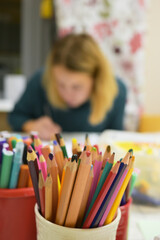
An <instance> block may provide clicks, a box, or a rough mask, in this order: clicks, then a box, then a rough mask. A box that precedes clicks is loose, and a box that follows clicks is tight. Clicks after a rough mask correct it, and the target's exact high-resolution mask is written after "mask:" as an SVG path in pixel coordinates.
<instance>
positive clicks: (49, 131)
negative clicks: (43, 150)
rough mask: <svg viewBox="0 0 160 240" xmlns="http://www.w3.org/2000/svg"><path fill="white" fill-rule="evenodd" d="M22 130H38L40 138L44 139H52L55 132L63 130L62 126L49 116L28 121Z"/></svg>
mask: <svg viewBox="0 0 160 240" xmlns="http://www.w3.org/2000/svg"><path fill="white" fill-rule="evenodd" d="M22 130H23V131H25V132H30V131H37V132H38V136H39V138H40V139H43V140H50V139H51V136H52V135H53V134H55V133H60V132H61V131H62V129H61V127H60V126H59V125H58V124H57V123H54V122H53V121H52V119H51V118H50V117H47V116H44V117H40V118H38V119H36V120H30V121H27V122H26V123H24V125H23V126H22Z"/></svg>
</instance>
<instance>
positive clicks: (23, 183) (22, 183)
mask: <svg viewBox="0 0 160 240" xmlns="http://www.w3.org/2000/svg"><path fill="white" fill-rule="evenodd" d="M28 178H29V168H28V165H26V164H22V165H21V167H20V173H19V178H18V184H17V188H25V187H28Z"/></svg>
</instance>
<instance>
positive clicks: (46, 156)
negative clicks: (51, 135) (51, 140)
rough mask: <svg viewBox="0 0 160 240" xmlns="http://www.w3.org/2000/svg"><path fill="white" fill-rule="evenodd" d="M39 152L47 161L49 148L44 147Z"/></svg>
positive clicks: (47, 146)
mask: <svg viewBox="0 0 160 240" xmlns="http://www.w3.org/2000/svg"><path fill="white" fill-rule="evenodd" d="M41 152H42V154H43V156H44V158H45V160H46V161H47V159H48V155H49V154H50V152H51V148H50V146H49V145H46V146H44V147H42V148H41Z"/></svg>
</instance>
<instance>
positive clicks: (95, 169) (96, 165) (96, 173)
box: [87, 153, 102, 209]
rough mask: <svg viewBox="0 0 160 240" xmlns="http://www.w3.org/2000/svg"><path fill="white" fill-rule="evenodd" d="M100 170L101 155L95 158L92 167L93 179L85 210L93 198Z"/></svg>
mask: <svg viewBox="0 0 160 240" xmlns="http://www.w3.org/2000/svg"><path fill="white" fill-rule="evenodd" d="M101 168H102V153H100V154H99V156H98V157H97V160H95V163H94V166H93V172H94V177H93V181H92V185H91V189H90V193H89V198H88V202H87V209H88V207H89V205H90V203H91V201H92V198H93V196H94V193H95V190H96V187H97V183H98V179H99V174H100V172H101Z"/></svg>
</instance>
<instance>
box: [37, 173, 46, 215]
mask: <svg viewBox="0 0 160 240" xmlns="http://www.w3.org/2000/svg"><path fill="white" fill-rule="evenodd" d="M38 188H39V197H40V203H41V213H42V216H43V217H45V183H44V178H43V175H42V171H41V170H39V183H38Z"/></svg>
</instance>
